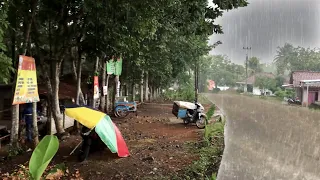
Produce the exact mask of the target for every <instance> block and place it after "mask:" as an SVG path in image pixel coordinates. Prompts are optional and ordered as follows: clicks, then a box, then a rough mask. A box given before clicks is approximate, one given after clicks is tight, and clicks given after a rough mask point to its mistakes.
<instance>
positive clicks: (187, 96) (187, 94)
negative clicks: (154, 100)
mask: <svg viewBox="0 0 320 180" xmlns="http://www.w3.org/2000/svg"><path fill="white" fill-rule="evenodd" d="M194 95H195V93H194V89H192V88H179V89H178V90H176V91H175V90H167V91H166V92H165V93H164V94H163V98H164V99H165V100H169V101H190V102H193V101H194V99H195V97H194Z"/></svg>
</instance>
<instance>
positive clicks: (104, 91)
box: [103, 86, 108, 96]
mask: <svg viewBox="0 0 320 180" xmlns="http://www.w3.org/2000/svg"><path fill="white" fill-rule="evenodd" d="M103 95H104V96H106V95H108V86H103Z"/></svg>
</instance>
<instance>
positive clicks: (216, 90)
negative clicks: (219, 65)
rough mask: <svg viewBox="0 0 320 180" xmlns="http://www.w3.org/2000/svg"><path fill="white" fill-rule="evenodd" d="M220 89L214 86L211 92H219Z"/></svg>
mask: <svg viewBox="0 0 320 180" xmlns="http://www.w3.org/2000/svg"><path fill="white" fill-rule="evenodd" d="M220 91H221V90H220V89H219V88H214V89H212V93H218V92H220Z"/></svg>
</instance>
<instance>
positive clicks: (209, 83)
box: [207, 80, 216, 91]
mask: <svg viewBox="0 0 320 180" xmlns="http://www.w3.org/2000/svg"><path fill="white" fill-rule="evenodd" d="M207 81H208V90H209V91H212V90H213V89H214V88H215V87H216V85H215V82H214V81H213V80H207Z"/></svg>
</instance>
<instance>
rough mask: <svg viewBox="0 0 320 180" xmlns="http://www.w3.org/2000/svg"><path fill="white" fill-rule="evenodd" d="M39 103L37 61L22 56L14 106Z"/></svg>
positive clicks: (20, 57)
mask: <svg viewBox="0 0 320 180" xmlns="http://www.w3.org/2000/svg"><path fill="white" fill-rule="evenodd" d="M39 101H40V99H39V93H38V83H37V70H36V63H35V60H34V58H32V57H28V56H22V55H20V56H19V67H18V74H17V81H16V88H15V92H14V96H13V103H12V105H16V104H25V103H32V102H39Z"/></svg>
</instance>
